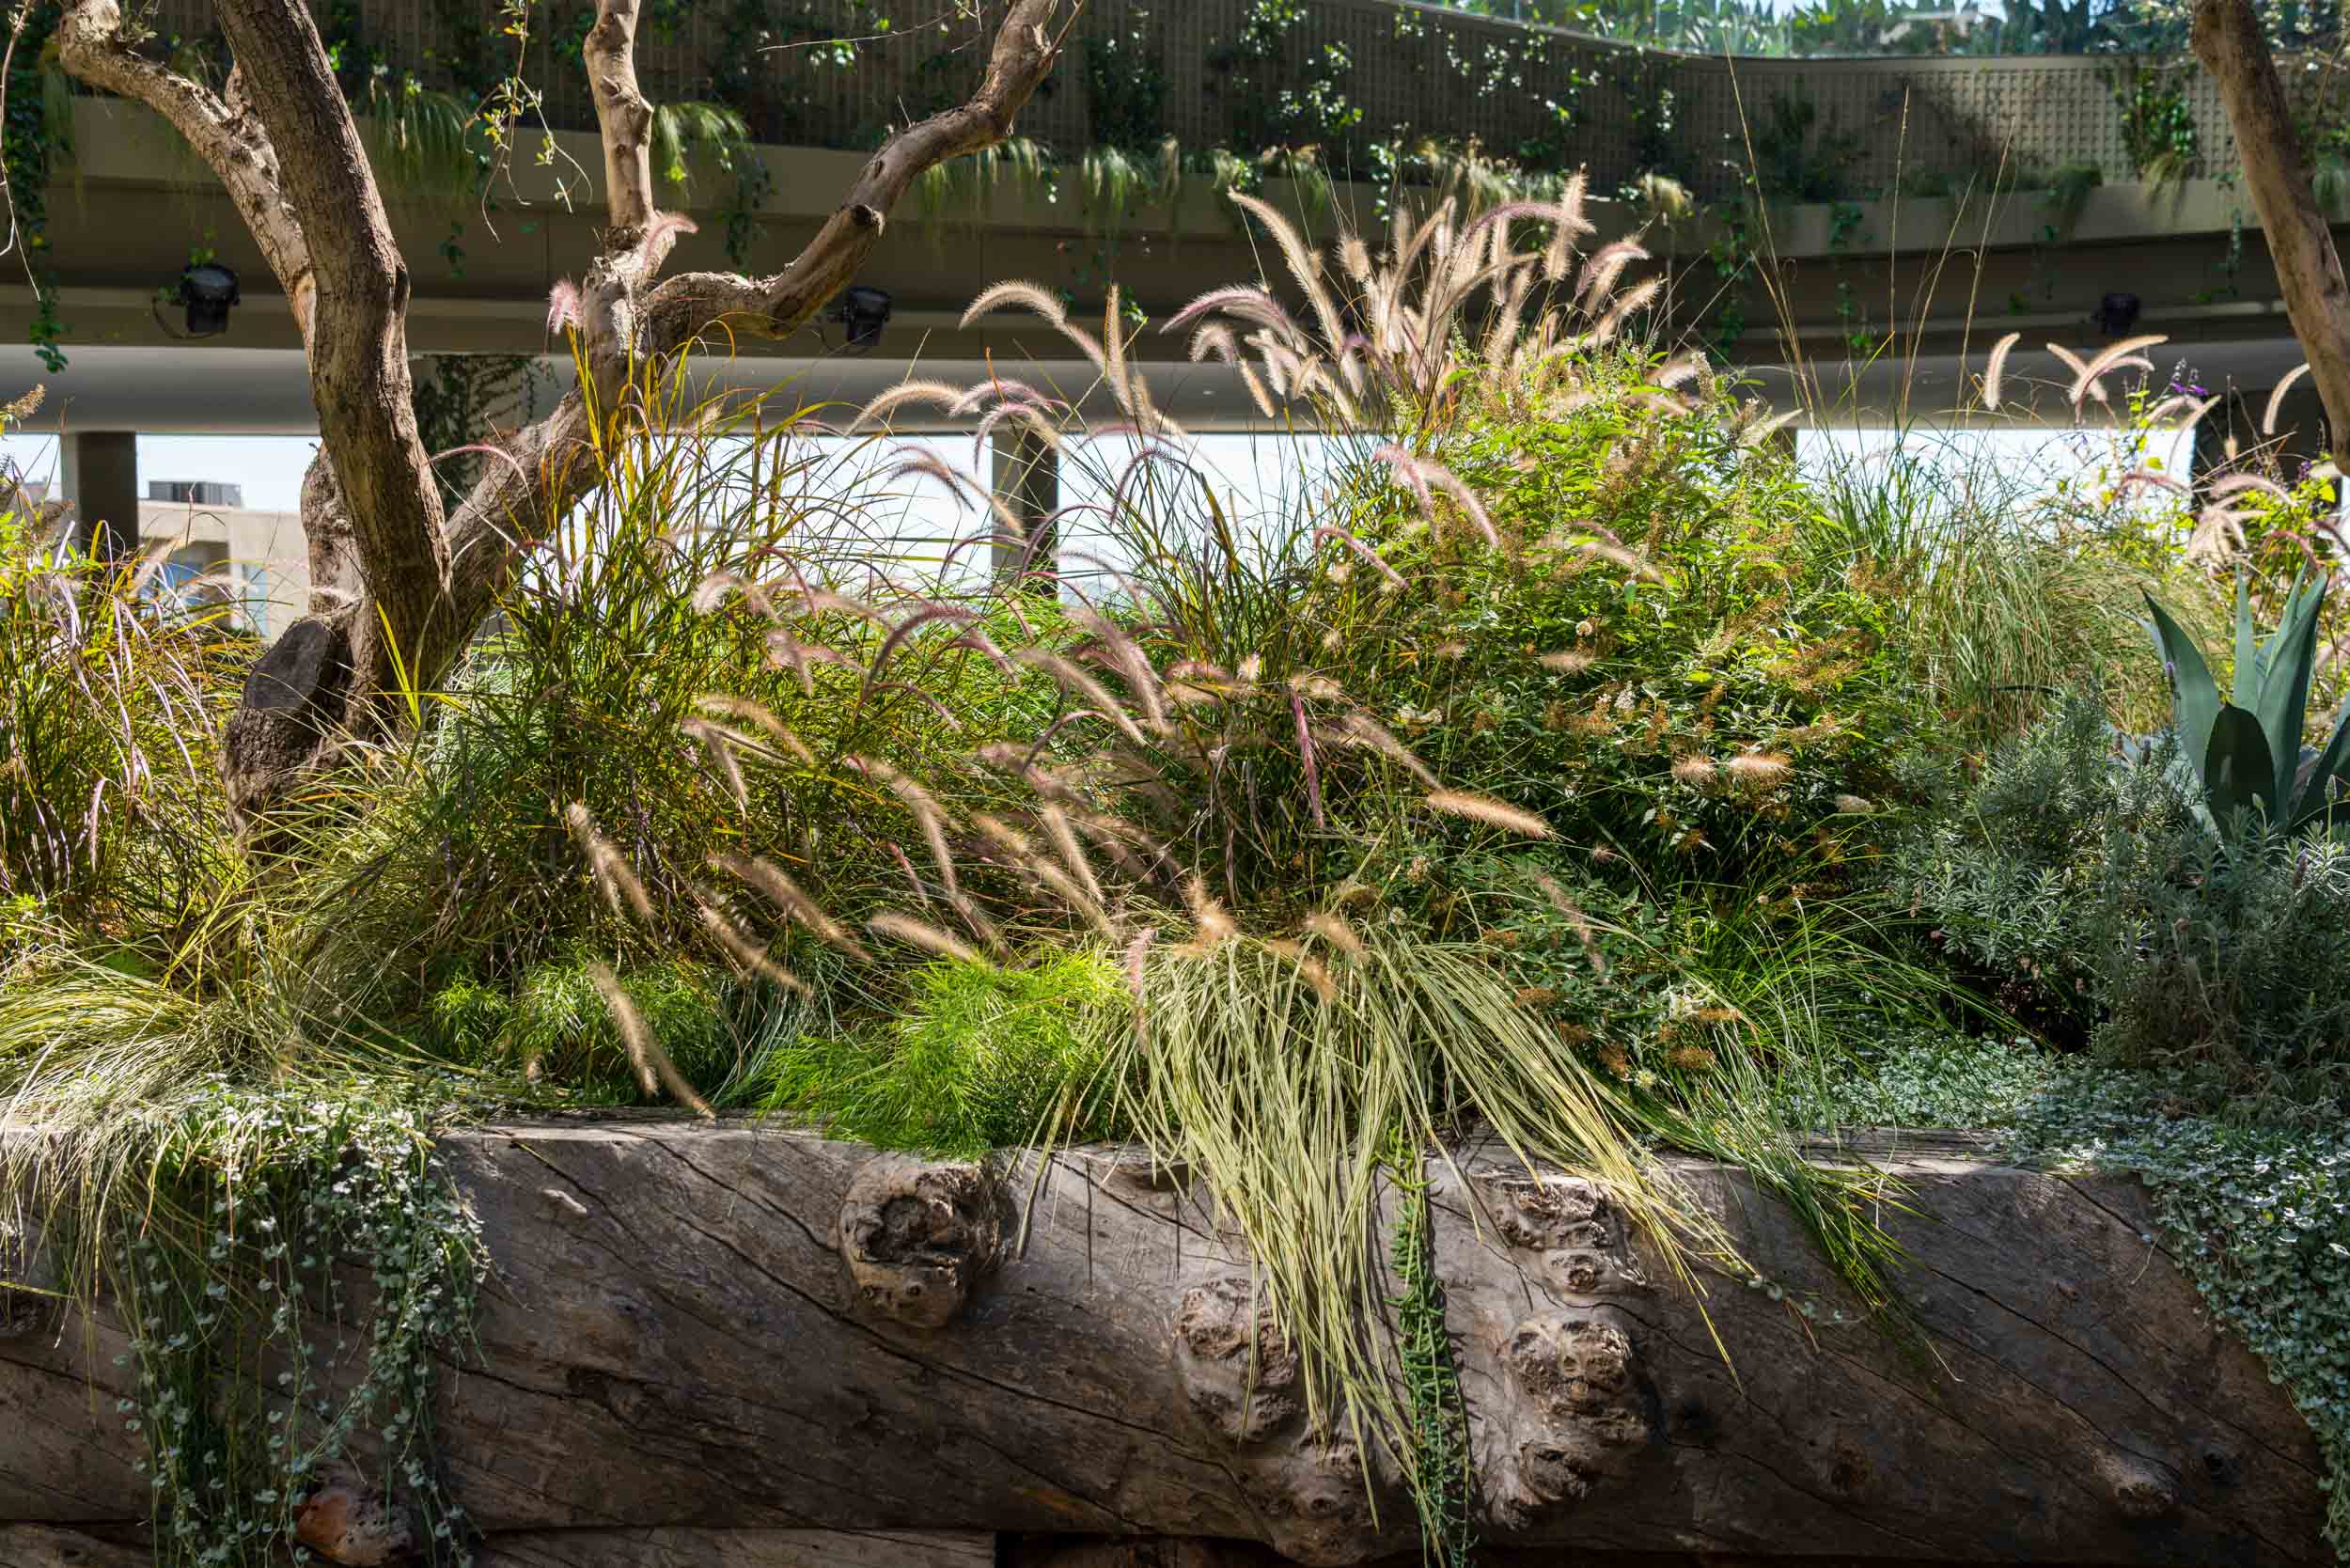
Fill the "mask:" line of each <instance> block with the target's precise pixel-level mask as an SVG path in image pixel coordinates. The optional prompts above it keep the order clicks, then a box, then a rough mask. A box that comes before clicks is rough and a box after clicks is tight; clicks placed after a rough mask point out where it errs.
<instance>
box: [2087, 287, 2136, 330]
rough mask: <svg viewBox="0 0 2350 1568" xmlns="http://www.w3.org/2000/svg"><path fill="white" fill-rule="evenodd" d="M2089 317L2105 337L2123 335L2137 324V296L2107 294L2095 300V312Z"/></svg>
mask: <svg viewBox="0 0 2350 1568" xmlns="http://www.w3.org/2000/svg"><path fill="white" fill-rule="evenodd" d="M2089 319H2090V321H2092V323H2093V324H2094V325H2095V326H2096V328H2097V330H2098V331H2099V332H2102V333H2104V334H2105V335H2106V336H2107V337H2127V336H2129V330H2130V328H2132V327H2134V326H2136V325H2138V296H2137V295H2136V294H2107V296H2106V297H2105V298H2104V299H2101V300H2099V301H2098V302H2097V309H2096V312H2095V314H2093V315H2092V316H2091V317H2090V318H2089Z"/></svg>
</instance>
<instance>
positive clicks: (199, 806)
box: [0, 516, 245, 957]
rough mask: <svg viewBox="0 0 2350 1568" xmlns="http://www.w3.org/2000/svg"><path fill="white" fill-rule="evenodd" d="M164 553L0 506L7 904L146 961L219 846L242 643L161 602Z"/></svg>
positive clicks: (201, 884) (169, 933)
mask: <svg viewBox="0 0 2350 1568" xmlns="http://www.w3.org/2000/svg"><path fill="white" fill-rule="evenodd" d="M156 564H157V563H156V562H154V561H152V560H147V561H141V562H134V563H130V564H126V565H112V564H107V563H102V562H98V561H93V560H90V559H88V558H87V557H79V556H75V555H72V554H71V553H69V552H65V551H63V550H61V549H56V548H44V547H43V546H42V545H41V543H40V542H39V541H37V540H35V539H33V538H32V537H31V536H30V534H29V533H28V532H27V531H26V530H25V529H24V527H23V526H22V520H19V519H15V518H13V517H12V516H0V901H25V904H26V905H29V906H34V907H26V908H25V916H24V924H25V925H26V926H27V927H28V928H39V929H40V930H41V931H43V932H45V933H46V935H47V938H48V939H49V940H51V941H62V942H65V943H68V944H73V943H94V942H105V943H111V944H114V945H117V946H118V947H121V946H128V947H135V948H138V949H141V950H142V951H144V952H146V953H147V954H149V956H150V957H151V956H152V954H153V953H154V952H156V951H159V950H165V949H169V948H171V947H172V946H174V945H175V943H176V940H177V938H178V935H179V934H180V932H181V930H182V928H183V923H184V921H185V919H186V918H187V917H188V915H189V912H190V911H191V910H192V909H194V908H196V907H199V906H200V905H201V904H202V903H203V902H204V900H203V898H202V896H201V894H202V890H203V889H204V888H205V887H207V886H209V885H210V884H211V882H212V881H213V880H214V879H215V878H216V877H217V876H218V875H219V874H220V872H221V864H222V861H223V859H224V858H225V856H226V855H227V833H226V830H225V828H224V827H223V825H222V823H223V821H224V811H223V807H222V799H223V797H222V794H221V791H220V786H219V783H218V770H217V757H218V751H217V744H218V736H219V730H220V725H221V723H222V721H223V719H224V718H225V716H226V713H227V704H228V702H229V701H230V700H232V699H233V696H234V693H235V689H236V687H235V679H236V667H237V666H238V665H239V664H240V663H241V662H242V658H243V653H244V651H245V647H244V645H243V643H242V642H241V641H240V639H238V638H236V637H234V636H232V635H230V634H229V633H228V632H227V629H226V621H225V617H224V615H223V614H222V613H220V612H217V611H215V612H204V613H196V612H190V611H187V610H183V609H180V608H179V607H177V606H176V605H175V604H172V603H171V602H169V601H167V600H159V599H157V598H156V597H154V596H153V595H152V593H151V591H150V588H151V585H150V583H149V578H150V577H151V576H152V574H153V572H154V571H155V570H156ZM36 916H37V918H36Z"/></svg>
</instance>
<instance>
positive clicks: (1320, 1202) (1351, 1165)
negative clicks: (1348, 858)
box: [1113, 933, 1734, 1469]
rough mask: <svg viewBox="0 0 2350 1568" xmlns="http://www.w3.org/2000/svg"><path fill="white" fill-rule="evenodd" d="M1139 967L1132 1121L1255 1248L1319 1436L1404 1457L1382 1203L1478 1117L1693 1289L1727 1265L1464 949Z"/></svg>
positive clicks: (1576, 1060)
mask: <svg viewBox="0 0 2350 1568" xmlns="http://www.w3.org/2000/svg"><path fill="white" fill-rule="evenodd" d="M1136 962H1137V964H1138V968H1139V981H1140V989H1139V996H1140V1003H1141V1011H1140V1015H1139V1018H1140V1021H1139V1023H1138V1024H1137V1027H1136V1028H1135V1030H1134V1031H1133V1033H1132V1035H1131V1036H1130V1037H1129V1038H1128V1039H1127V1040H1126V1041H1125V1042H1124V1043H1123V1044H1122V1045H1121V1047H1120V1051H1119V1053H1118V1055H1117V1057H1115V1058H1113V1072H1114V1077H1115V1081H1116V1082H1117V1084H1118V1086H1119V1090H1120V1112H1121V1114H1122V1119H1123V1120H1125V1121H1128V1122H1130V1123H1131V1124H1132V1126H1133V1127H1134V1129H1135V1131H1136V1135H1137V1136H1138V1137H1140V1138H1142V1140H1143V1141H1144V1142H1145V1143H1147V1144H1148V1145H1149V1146H1150V1147H1151V1148H1152V1151H1153V1152H1154V1153H1156V1154H1157V1155H1158V1156H1159V1157H1160V1158H1161V1159H1163V1160H1164V1161H1166V1162H1167V1163H1168V1164H1170V1165H1180V1166H1182V1167H1183V1168H1188V1169H1190V1170H1192V1171H1194V1172H1196V1173H1197V1174H1198V1176H1199V1178H1200V1179H1201V1180H1203V1181H1204V1182H1205V1183H1206V1184H1208V1186H1209V1188H1210V1189H1211V1190H1212V1191H1214V1193H1215V1195H1216V1198H1217V1200H1218V1201H1219V1203H1220V1204H1221V1205H1222V1206H1223V1208H1224V1210H1225V1211H1226V1212H1227V1213H1228V1214H1230V1215H1231V1218H1232V1222H1233V1224H1234V1225H1235V1226H1236V1227H1237V1228H1238V1230H1239V1231H1241V1233H1242V1234H1243V1235H1245V1236H1246V1238H1247V1239H1248V1242H1249V1245H1250V1250H1251V1252H1252V1254H1253V1256H1254V1257H1255V1259H1256V1261H1257V1266H1258V1268H1259V1269H1260V1270H1261V1273H1262V1275H1263V1277H1264V1278H1265V1279H1266V1282H1267V1285H1268V1287H1269V1291H1270V1294H1271V1297H1272V1299H1273V1301H1274V1302H1275V1303H1276V1309H1277V1314H1278V1321H1279V1322H1280V1325H1281V1329H1282V1332H1283V1334H1284V1335H1285V1336H1286V1337H1287V1340H1288V1342H1289V1343H1290V1344H1291V1345H1293V1347H1295V1348H1296V1350H1297V1352H1298V1355H1299V1364H1300V1367H1301V1379H1302V1386H1303V1389H1304V1393H1305V1398H1306V1402H1307V1406H1308V1414H1309V1417H1310V1419H1311V1420H1312V1421H1313V1422H1314V1423H1315V1424H1316V1425H1317V1426H1319V1427H1321V1428H1323V1429H1324V1430H1337V1429H1339V1428H1341V1427H1345V1428H1349V1429H1351V1433H1352V1435H1354V1436H1355V1437H1356V1438H1357V1440H1361V1439H1365V1438H1371V1439H1375V1440H1377V1441H1380V1442H1385V1443H1388V1444H1390V1445H1392V1446H1394V1447H1395V1448H1396V1449H1397V1450H1398V1453H1399V1457H1400V1458H1406V1459H1408V1454H1409V1446H1408V1441H1407V1440H1406V1439H1405V1438H1403V1436H1402V1435H1403V1434H1406V1433H1408V1432H1409V1431H1410V1430H1411V1428H1412V1419H1411V1417H1410V1414H1409V1412H1408V1411H1407V1410H1406V1409H1405V1407H1404V1404H1403V1403H1402V1396H1401V1395H1400V1393H1399V1391H1398V1389H1397V1388H1396V1386H1395V1384H1394V1383H1393V1381H1392V1379H1391V1378H1390V1376H1389V1374H1388V1370H1387V1367H1388V1363H1387V1350H1386V1346H1385V1344H1384V1342H1383V1341H1382V1338H1381V1336H1382V1332H1383V1330H1382V1326H1381V1325H1383V1324H1384V1323H1385V1320H1386V1314H1385V1312H1384V1310H1383V1307H1384V1303H1385V1299H1386V1292H1387V1280H1386V1278H1385V1274H1384V1271H1383V1268H1382V1259H1383V1257H1384V1255H1385V1252H1386V1247H1385V1245H1384V1243H1385V1238H1384V1237H1383V1236H1381V1235H1380V1233H1379V1223H1380V1221H1379V1199H1380V1192H1381V1188H1382V1184H1383V1172H1384V1170H1385V1168H1386V1166H1387V1158H1388V1155H1389V1153H1390V1152H1391V1151H1392V1150H1393V1149H1394V1148H1396V1147H1397V1146H1398V1145H1399V1144H1401V1145H1402V1146H1403V1147H1407V1148H1411V1149H1415V1150H1434V1149H1437V1148H1440V1147H1442V1146H1443V1145H1444V1144H1445V1143H1446V1142H1447V1141H1449V1139H1451V1138H1454V1137H1458V1136H1459V1135H1460V1134H1462V1133H1463V1132H1464V1131H1465V1130H1466V1129H1467V1128H1468V1126H1469V1125H1470V1124H1471V1123H1472V1122H1474V1123H1476V1124H1479V1125H1481V1126H1482V1127H1484V1128H1487V1129H1490V1131H1491V1133H1492V1134H1493V1136H1494V1137H1496V1138H1497V1139H1498V1140H1499V1141H1500V1142H1501V1143H1502V1144H1503V1145H1504V1146H1506V1147H1507V1148H1508V1150H1509V1151H1510V1152H1511V1153H1512V1155H1513V1156H1514V1157H1516V1158H1518V1159H1521V1160H1524V1161H1526V1162H1528V1164H1529V1165H1532V1164H1550V1165H1559V1166H1564V1167H1567V1168H1571V1169H1575V1170H1576V1171H1579V1172H1582V1173H1584V1174H1586V1175H1588V1176H1590V1178H1591V1179H1593V1180H1595V1181H1597V1182H1599V1183H1601V1184H1604V1185H1605V1186H1606V1189H1607V1190H1608V1191H1609V1192H1610V1193H1611V1195H1613V1196H1614V1197H1615V1198H1616V1199H1617V1200H1618V1201H1620V1202H1622V1204H1623V1205H1624V1207H1625V1209H1626V1211H1627V1212H1628V1213H1630V1214H1631V1215H1634V1216H1636V1217H1637V1219H1638V1220H1639V1221H1640V1222H1641V1223H1643V1224H1644V1225H1645V1226H1646V1227H1647V1228H1648V1229H1649V1231H1650V1233H1651V1234H1652V1235H1653V1237H1654V1238H1655V1239H1656V1241H1657V1243H1658V1245H1659V1246H1660V1247H1663V1248H1664V1250H1665V1252H1666V1255H1667V1257H1668V1259H1669V1260H1670V1261H1671V1262H1672V1265H1673V1266H1674V1267H1675V1268H1676V1269H1677V1270H1679V1271H1680V1272H1681V1273H1682V1274H1683V1275H1684V1278H1692V1279H1693V1278H1694V1276H1693V1274H1692V1272H1691V1271H1692V1269H1693V1267H1694V1263H1695V1262H1696V1261H1697V1260H1699V1259H1713V1260H1717V1261H1726V1260H1729V1259H1731V1258H1732V1257H1733V1256H1734V1252H1733V1249H1732V1248H1731V1246H1730V1244H1729V1243H1728V1241H1727V1239H1726V1237H1724V1236H1723V1234H1722V1233H1721V1232H1720V1231H1719V1230H1718V1228H1717V1227H1716V1226H1715V1225H1714V1223H1713V1222H1712V1221H1711V1220H1710V1218H1709V1217H1708V1216H1707V1215H1706V1214H1705V1212H1704V1210H1703V1209H1702V1208H1701V1207H1700V1206H1699V1205H1698V1204H1696V1203H1695V1202H1694V1201H1693V1200H1690V1199H1689V1198H1688V1197H1687V1195H1685V1194H1683V1193H1681V1192H1680V1191H1679V1190H1678V1189H1677V1188H1675V1187H1674V1186H1673V1184H1671V1183H1670V1181H1669V1179H1667V1178H1666V1177H1664V1176H1663V1175H1661V1174H1660V1172H1659V1171H1658V1170H1657V1169H1656V1168H1653V1167H1652V1166H1650V1165H1648V1164H1646V1163H1645V1162H1644V1161H1643V1159H1642V1158H1641V1155H1640V1152H1639V1149H1638V1144H1637V1139H1638V1137H1639V1134H1640V1132H1641V1130H1642V1129H1641V1127H1640V1123H1639V1120H1638V1118H1637V1114H1636V1113H1634V1112H1633V1111H1631V1110H1630V1109H1629V1108H1628V1107H1627V1106H1626V1105H1625V1104H1624V1103H1623V1102H1622V1101H1621V1100H1620V1099H1619V1098H1617V1097H1616V1096H1615V1095H1613V1094H1611V1093H1610V1092H1609V1091H1608V1090H1607V1088H1606V1085H1605V1084H1604V1083H1602V1082H1601V1081H1600V1080H1599V1079H1598V1078H1597V1077H1596V1076H1595V1075H1594V1074H1593V1072H1592V1070H1591V1068H1590V1065H1589V1064H1588V1062H1587V1061H1586V1060H1585V1059H1584V1058H1582V1057H1581V1056H1579V1055H1578V1054H1577V1052H1576V1051H1575V1048H1574V1047H1573V1045H1572V1044H1571V1043H1569V1042H1568V1041H1566V1040H1565V1039H1564V1038H1563V1037H1562V1036H1561V1035H1560V1034H1559V1031H1558V1030H1556V1029H1555V1028H1552V1027H1549V1026H1547V1025H1545V1024H1544V1023H1543V1021H1542V1020H1541V1019H1539V1018H1537V1017H1536V1016H1535V1015H1533V1014H1532V1013H1530V1012H1529V1011H1527V1010H1526V1009H1525V1008H1523V1007H1521V1006H1520V1005H1519V1004H1518V1002H1517V999H1516V996H1515V994H1514V992H1513V990H1512V987H1511V985H1510V983H1509V981H1508V980H1506V979H1505V978H1503V977H1502V976H1501V975H1499V974H1497V973H1496V972H1495V970H1494V969H1493V968H1492V967H1491V966H1490V965H1489V964H1485V963H1483V962H1481V960H1480V957H1479V956H1478V955H1477V954H1475V953H1473V952H1471V951H1469V950H1467V949H1463V948H1461V947H1459V946H1457V945H1451V944H1444V943H1431V942H1426V941H1420V940H1413V939H1409V938H1402V937H1395V936H1390V935H1387V934H1385V933H1364V934H1363V935H1361V936H1359V937H1355V938H1352V940H1351V943H1342V942H1335V941H1329V940H1325V941H1324V942H1322V943H1320V944H1317V945H1316V946H1315V947H1314V948H1313V949H1310V950H1308V949H1297V948H1294V947H1293V946H1291V945H1287V944H1276V943H1271V942H1267V941H1265V940H1263V939H1261V938H1253V937H1247V936H1242V935H1231V936H1228V937H1225V938H1224V939H1222V940H1217V941H1211V942H1207V943H1204V944H1198V945H1184V946H1178V945H1174V944H1164V943H1152V944H1149V945H1148V946H1146V947H1144V948H1143V949H1140V950H1139V952H1138V953H1137V955H1136ZM1406 1468H1407V1469H1408V1468H1409V1466H1408V1464H1407V1465H1406Z"/></svg>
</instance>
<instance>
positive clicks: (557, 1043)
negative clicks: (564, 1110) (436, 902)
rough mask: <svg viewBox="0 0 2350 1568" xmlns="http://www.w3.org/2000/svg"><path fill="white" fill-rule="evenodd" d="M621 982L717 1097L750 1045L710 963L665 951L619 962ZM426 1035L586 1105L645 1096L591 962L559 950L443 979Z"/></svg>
mask: <svg viewBox="0 0 2350 1568" xmlns="http://www.w3.org/2000/svg"><path fill="white" fill-rule="evenodd" d="M618 978H619V985H620V989H621V991H622V992H623V993H624V994H625V995H626V996H627V997H628V999H629V1002H630V1004H631V1005H632V1006H633V1007H634V1008H635V1010H636V1013H637V1015H638V1016H639V1017H640V1018H641V1019H642V1020H643V1022H644V1025H645V1027H646V1029H647V1030H648V1031H649V1032H650V1035H651V1037H652V1039H653V1040H654V1042H655V1043H657V1044H658V1045H659V1046H660V1048H661V1050H662V1051H663V1052H665V1053H666V1055H667V1056H668V1058H669V1059H670V1060H671V1061H673V1062H675V1063H676V1064H677V1068H678V1070H679V1071H680V1072H681V1073H682V1074H684V1075H685V1077H686V1079H687V1081H688V1082H690V1083H692V1084H693V1085H695V1087H696V1088H697V1089H698V1090H701V1091H702V1093H703V1094H704V1095H705V1097H707V1098H710V1099H713V1100H717V1101H724V1100H726V1099H728V1098H729V1097H730V1095H729V1090H730V1088H731V1087H732V1086H733V1085H734V1084H735V1083H736V1081H737V1080H738V1079H739V1078H740V1077H741V1075H742V1074H744V1072H745V1070H746V1069H747V1067H748V1065H749V1061H750V1058H751V1057H752V1055H753V1052H754V1045H753V1037H752V1035H751V1032H750V1028H751V1025H750V1021H749V1020H745V1019H744V1018H742V1017H741V1016H740V1014H741V1012H742V1011H744V1009H743V1008H742V1007H741V1006H740V1005H739V1002H740V998H738V997H737V996H732V995H730V994H729V993H730V992H731V991H732V989H733V988H732V986H731V983H730V982H729V981H727V980H725V979H724V978H723V977H722V976H721V975H720V974H718V973H717V972H715V971H713V970H709V969H706V968H703V967H701V966H699V965H697V964H689V963H685V962H682V961H679V960H674V959H672V960H668V961H666V962H661V963H651V964H643V965H640V966H638V967H636V968H634V969H629V970H625V971H623V972H621V974H620V975H619V977H618ZM424 1032H425V1035H426V1038H427V1040H428V1041H429V1042H430V1043H431V1044H432V1045H433V1046H434V1048H435V1049H436V1050H438V1051H439V1052H440V1053H442V1054H443V1055H446V1056H447V1057H449V1058H453V1059H455V1060H457V1061H461V1062H463V1063H465V1064H467V1065H470V1066H477V1067H489V1068H494V1069H499V1070H510V1071H512V1072H516V1073H519V1074H521V1076H522V1077H523V1079H524V1080H525V1082H527V1083H532V1084H544V1085H545V1086H546V1087H547V1090H559V1091H561V1092H562V1093H564V1094H567V1095H571V1096H575V1097H576V1098H578V1099H580V1100H582V1101H585V1102H586V1103H587V1104H591V1105H629V1104H634V1103H636V1102H638V1101H639V1100H641V1099H643V1098H645V1096H644V1093H643V1090H641V1087H640V1085H639V1082H638V1076H637V1074H636V1072H635V1068H634V1066H633V1065H632V1062H631V1059H630V1057H629V1052H628V1048H627V1046H626V1044H625V1043H623V1041H622V1040H621V1037H620V1032H619V1028H618V1027H616V1025H615V1023H614V1021H613V1019H612V1016H611V1011H610V1009H609V1007H608V1006H607V1005H606V1003H605V1000H604V997H603V993H602V992H600V991H599V990H598V989H597V986H596V980H595V976H594V973H593V970H592V967H591V965H590V964H588V963H587V962H586V961H584V960H581V959H577V958H565V959H558V960H555V961H551V962H548V963H545V964H534V965H532V966H531V967H530V968H528V969H525V971H523V973H522V974H521V975H520V976H519V977H518V978H517V979H516V980H514V981H513V982H512V983H511V984H493V983H485V982H483V981H481V980H475V979H470V978H467V979H461V980H453V981H450V982H449V983H448V984H446V985H444V986H442V987H441V988H440V989H438V990H436V991H435V992H433V993H432V995H431V997H430V998H429V999H428V1001H427V1003H426V1008H425V1030H424Z"/></svg>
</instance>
